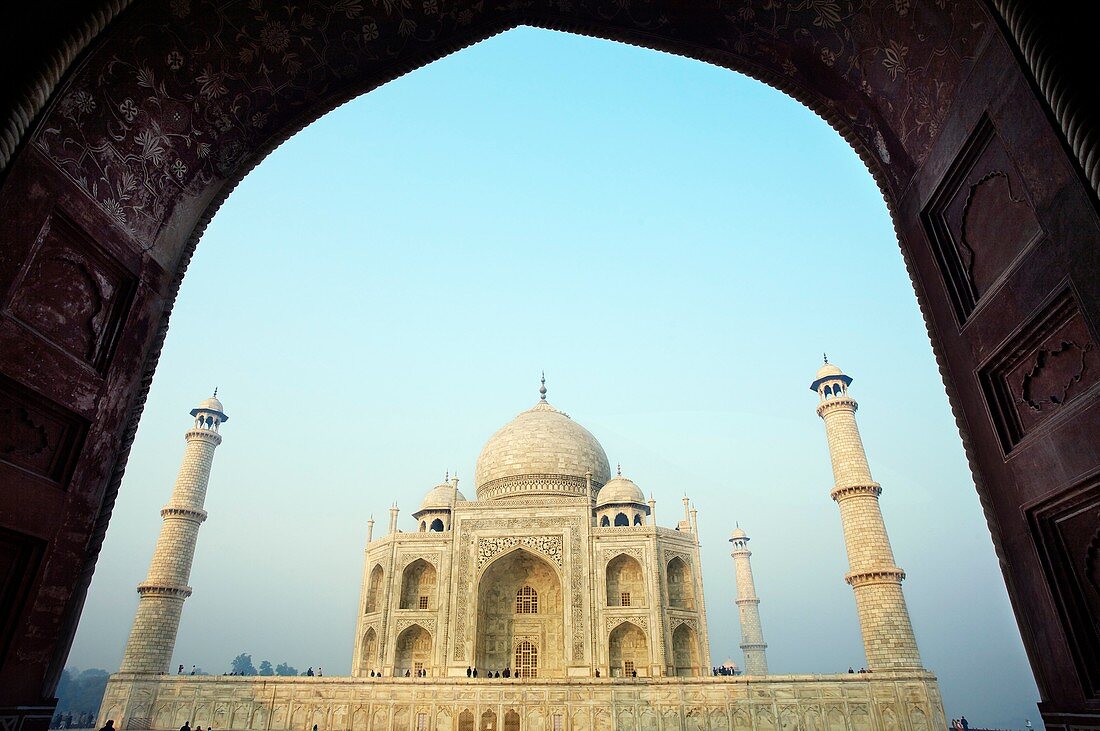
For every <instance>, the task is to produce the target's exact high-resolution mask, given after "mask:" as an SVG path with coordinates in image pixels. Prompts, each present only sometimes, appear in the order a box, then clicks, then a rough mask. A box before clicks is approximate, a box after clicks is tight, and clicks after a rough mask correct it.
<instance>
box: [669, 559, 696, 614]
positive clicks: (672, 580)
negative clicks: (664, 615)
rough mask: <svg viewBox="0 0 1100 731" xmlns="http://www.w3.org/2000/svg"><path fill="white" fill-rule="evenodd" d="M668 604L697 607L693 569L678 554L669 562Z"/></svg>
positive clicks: (690, 607) (679, 606)
mask: <svg viewBox="0 0 1100 731" xmlns="http://www.w3.org/2000/svg"><path fill="white" fill-rule="evenodd" d="M666 571H667V574H666V575H667V577H668V604H669V606H671V607H676V608H678V609H695V585H694V579H693V577H692V573H691V569H690V568H689V567H688V565H687V564H686V563H684V560H683V559H682V558H680V557H679V556H676V557H675V558H673V559H672V560H671V561H669V562H668V568H667V569H666Z"/></svg>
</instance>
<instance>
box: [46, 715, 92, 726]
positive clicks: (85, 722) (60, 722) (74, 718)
mask: <svg viewBox="0 0 1100 731" xmlns="http://www.w3.org/2000/svg"><path fill="white" fill-rule="evenodd" d="M93 723H95V714H94V713H77V714H72V713H58V714H56V715H54V717H53V721H51V722H50V728H61V729H64V728H89V727H90V726H91V725H92V724H93Z"/></svg>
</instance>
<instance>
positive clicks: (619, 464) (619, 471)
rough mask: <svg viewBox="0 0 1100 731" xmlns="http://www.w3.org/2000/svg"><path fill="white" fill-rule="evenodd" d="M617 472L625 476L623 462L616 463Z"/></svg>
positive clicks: (620, 475)
mask: <svg viewBox="0 0 1100 731" xmlns="http://www.w3.org/2000/svg"><path fill="white" fill-rule="evenodd" d="M615 474H616V475H618V476H619V477H622V476H623V465H622V463H621V462H620V463H618V464H616V465H615Z"/></svg>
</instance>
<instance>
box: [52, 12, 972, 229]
mask: <svg viewBox="0 0 1100 731" xmlns="http://www.w3.org/2000/svg"><path fill="white" fill-rule="evenodd" d="M902 5H903V3H902V2H900V0H863V1H862V2H857V3H852V4H848V5H843V6H842V5H841V4H840V3H837V2H835V1H834V0H799V1H798V2H791V3H778V2H765V3H763V4H762V5H759V6H752V7H750V6H747V5H746V6H744V7H741V8H739V9H737V10H735V9H733V8H732V7H728V6H726V5H723V4H721V3H712V4H710V5H705V6H704V5H699V4H690V3H689V4H686V5H683V4H677V3H657V2H653V1H652V0H614V1H611V0H501V1H500V2H496V3H486V2H484V0H439V1H437V0H429V1H426V2H418V3H414V2H388V1H382V2H380V1H379V0H304V2H300V3H293V4H291V3H261V2H256V1H254V0H253V1H248V0H230V1H228V2H213V1H212V0H208V1H203V0H174V1H173V2H169V3H147V4H141V5H136V6H134V7H132V8H130V9H129V11H128V12H127V13H126V14H125V15H124V16H122V17H121V18H119V19H118V20H117V21H116V22H115V23H113V24H112V25H111V29H110V31H109V33H107V34H106V35H107V36H108V37H107V38H105V39H104V42H103V43H101V45H100V46H99V48H98V50H97V51H96V52H95V53H93V54H92V55H91V57H90V58H89V59H88V61H87V62H86V63H85V65H84V66H83V67H82V68H81V69H80V70H79V72H78V73H76V74H74V75H73V76H72V78H71V79H70V80H69V82H68V84H67V85H66V87H65V88H64V89H62V90H61V91H60V93H59V94H58V101H57V102H56V103H55V104H54V105H53V107H52V108H50V109H49V110H48V111H47V112H46V113H45V114H44V115H43V120H44V123H43V124H42V125H41V126H40V128H39V131H38V133H37V135H36V136H35V138H34V139H33V145H34V146H36V147H37V148H38V149H39V150H41V151H42V152H43V153H45V154H46V156H47V157H48V158H49V159H50V160H52V161H53V162H54V164H56V165H57V167H58V168H60V169H61V170H62V171H63V172H64V173H65V174H66V175H67V176H69V177H70V178H71V179H72V180H73V181H74V182H75V183H76V184H77V185H78V186H79V187H80V188H81V189H82V190H84V191H85V192H86V193H87V194H88V195H89V196H90V197H91V198H92V199H93V200H95V201H96V203H97V204H98V205H99V206H100V207H101V208H102V209H103V210H104V211H105V212H106V213H107V214H108V215H109V216H111V217H112V218H113V219H114V220H115V221H116V222H117V223H118V224H119V225H120V226H121V227H123V228H124V229H126V230H128V231H129V232H130V233H131V235H132V236H133V237H134V238H135V239H136V240H137V241H138V242H139V243H140V244H141V245H142V246H143V247H144V248H147V249H148V248H152V247H153V246H154V244H155V242H156V240H157V237H158V235H159V234H160V232H161V231H162V230H163V228H164V226H165V225H166V224H167V223H168V221H169V219H170V218H171V216H172V214H173V212H174V211H175V210H176V209H177V207H178V206H179V204H180V203H181V202H183V201H185V200H197V199H202V198H203V197H204V195H209V194H210V190H211V189H213V188H216V187H220V186H221V185H223V184H224V183H225V182H226V181H228V180H230V179H232V178H234V177H235V176H237V175H239V174H240V172H241V171H242V170H243V169H247V168H248V167H249V166H250V165H252V164H253V163H254V162H255V161H256V160H257V159H258V158H259V157H260V156H261V155H262V154H263V153H262V151H264V150H267V149H270V148H271V147H273V146H274V145H275V144H277V143H278V142H279V141H280V140H282V139H284V138H285V137H286V136H288V134H290V133H292V132H293V131H294V129H295V128H296V126H297V125H300V124H301V123H302V120H303V119H310V118H312V117H315V116H317V115H318V114H319V113H321V112H323V111H325V110H327V109H328V108H331V107H332V106H333V105H334V104H336V103H338V102H339V101H341V100H343V99H345V98H347V97H348V96H350V95H354V93H356V92H357V91H358V90H361V89H363V88H368V87H371V86H374V85H377V84H378V83H380V82H382V81H385V80H388V79H390V78H392V77H394V76H395V75H397V74H399V73H401V72H403V71H405V70H407V69H409V68H413V67H416V66H419V65H421V64H423V63H425V62H427V61H428V60H431V59H433V58H437V57H439V56H441V55H444V54H446V53H448V52H450V51H453V50H455V49H457V48H459V47H461V46H463V45H465V44H467V43H469V42H471V41H473V40H475V39H477V38H480V37H484V36H485V35H488V34H491V33H493V32H495V31H498V30H500V29H504V28H508V27H511V26H513V25H515V24H517V23H521V22H523V21H524V20H525V18H528V17H533V18H538V19H540V20H541V23H540V24H548V25H551V26H555V25H557V26H560V27H563V28H578V29H585V30H587V31H588V32H591V33H593V34H596V35H607V36H609V37H620V38H622V39H623V40H629V39H632V38H635V37H637V35H638V34H645V37H646V38H647V39H649V40H648V42H649V43H654V44H656V45H661V44H662V39H671V40H674V41H675V42H676V43H677V44H678V45H679V46H680V47H681V48H683V47H692V46H698V47H701V48H707V49H711V51H710V56H709V57H711V58H713V57H714V56H713V54H714V53H716V52H724V53H726V54H729V55H730V58H731V63H733V64H736V65H739V66H743V67H747V68H752V69H753V70H754V71H755V72H756V73H758V74H763V75H765V76H767V77H769V79H770V80H771V81H772V83H774V84H780V85H784V86H788V87H789V88H790V89H791V91H792V92H793V93H794V94H795V95H796V96H802V97H803V98H805V99H814V100H820V99H827V100H828V101H827V102H824V103H823V102H820V101H815V103H817V104H818V105H819V107H820V109H819V111H821V112H822V113H823V114H828V115H829V116H830V117H831V118H833V119H834V120H836V122H837V123H841V120H843V124H845V125H846V126H847V127H848V128H849V129H850V130H851V131H852V133H853V135H854V137H855V138H856V139H858V140H859V141H860V144H861V145H862V146H863V147H864V148H865V149H866V150H867V151H868V152H869V153H870V154H871V155H873V156H875V157H877V158H878V159H879V160H880V161H882V162H883V163H886V164H887V165H890V167H889V168H884V171H885V172H886V174H887V175H889V176H890V177H889V178H888V179H887V180H885V181H884V182H886V183H887V184H888V185H891V186H894V187H900V185H901V184H902V183H903V182H904V181H905V180H906V178H907V175H908V173H909V172H911V171H912V170H913V169H915V168H916V166H917V165H919V164H920V163H921V162H922V161H923V160H924V159H925V157H926V156H927V154H928V150H929V148H930V146H931V142H932V140H933V139H934V138H935V137H936V134H937V132H938V131H939V128H940V126H941V125H942V122H943V120H944V118H945V116H946V113H947V109H948V106H949V105H950V102H951V100H952V99H953V97H954V95H955V92H956V90H957V88H958V86H959V83H960V82H961V80H962V78H964V75H965V73H966V70H967V68H968V66H969V61H970V59H971V58H972V57H973V55H974V52H975V49H976V48H979V47H980V45H981V40H982V38H983V37H984V36H985V34H986V33H987V31H988V27H989V23H988V20H987V18H986V17H985V16H984V15H983V14H982V13H981V12H980V10H978V4H977V3H941V4H939V6H938V7H929V8H927V9H926V10H925V11H924V12H921V13H910V12H908V10H907V8H906V9H905V11H904V12H903V11H902V9H901V8H902ZM688 8H690V12H689V11H688V10H687V9H688ZM811 87H812V88H814V89H815V92H816V93H814V94H810V93H808V92H806V91H805V90H806V89H809V88H811ZM826 105H827V106H826Z"/></svg>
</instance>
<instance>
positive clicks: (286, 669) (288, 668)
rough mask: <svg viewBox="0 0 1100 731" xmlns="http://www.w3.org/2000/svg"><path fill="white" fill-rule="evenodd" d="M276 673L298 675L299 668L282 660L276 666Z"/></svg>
mask: <svg viewBox="0 0 1100 731" xmlns="http://www.w3.org/2000/svg"><path fill="white" fill-rule="evenodd" d="M275 674H276V675H297V674H298V668H296V667H294V666H293V665H287V664H286V663H285V662H281V663H279V664H278V665H276V666H275Z"/></svg>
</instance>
